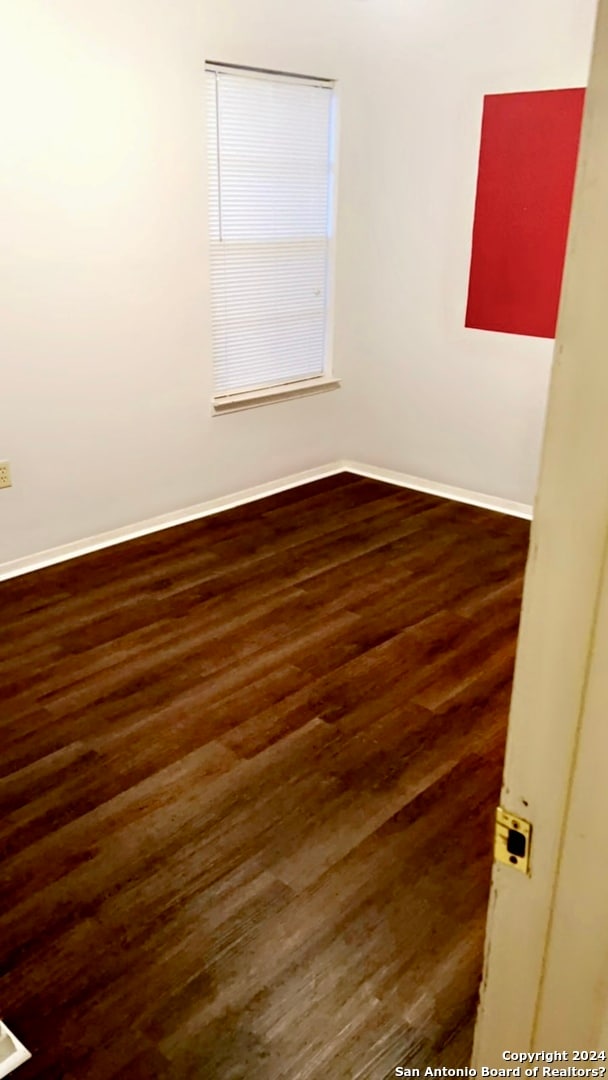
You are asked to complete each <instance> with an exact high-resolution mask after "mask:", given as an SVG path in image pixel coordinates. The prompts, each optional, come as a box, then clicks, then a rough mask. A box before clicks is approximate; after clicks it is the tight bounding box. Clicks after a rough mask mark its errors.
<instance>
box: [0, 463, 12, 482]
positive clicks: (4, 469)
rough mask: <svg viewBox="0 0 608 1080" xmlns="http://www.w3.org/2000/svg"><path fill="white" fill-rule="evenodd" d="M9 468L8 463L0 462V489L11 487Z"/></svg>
mask: <svg viewBox="0 0 608 1080" xmlns="http://www.w3.org/2000/svg"><path fill="white" fill-rule="evenodd" d="M11 484H12V480H11V466H10V462H8V461H0V488H7V487H11Z"/></svg>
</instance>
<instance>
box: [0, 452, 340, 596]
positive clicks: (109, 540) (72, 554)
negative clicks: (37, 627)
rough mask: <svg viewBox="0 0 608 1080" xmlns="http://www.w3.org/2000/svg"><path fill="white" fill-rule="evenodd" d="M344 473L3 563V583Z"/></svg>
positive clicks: (249, 492)
mask: <svg viewBox="0 0 608 1080" xmlns="http://www.w3.org/2000/svg"><path fill="white" fill-rule="evenodd" d="M341 472H344V466H343V465H342V462H341V461H334V462H331V463H330V464H329V465H319V466H318V467H317V468H314V469H307V470H306V471H305V472H299V473H292V475H291V476H285V477H283V478H282V479H281V480H271V481H270V482H269V483H267V484H257V485H256V486H255V487H250V488H245V489H244V490H243V491H237V492H235V494H234V495H225V496H220V498H218V499H209V500H208V501H207V502H203V503H197V504H196V505H195V506H187V507H185V508H184V509H183V510H173V511H172V512H171V513H169V514H160V515H159V516H158V517H154V518H148V519H147V521H138V522H136V523H135V524H133V525H124V526H122V527H121V528H119V529H112V531H111V532H105V533H99V534H98V535H97V536H88V537H85V538H84V539H83V540H74V541H73V542H72V543H69V544H61V546H60V547H54V548H48V549H47V550H46V551H40V552H37V553H36V554H35V555H26V556H25V558H23V559H14V560H13V561H12V562H5V563H0V581H6V580H8V578H12V577H18V576H19V575H20V574H29V573H31V571H32V570H42V569H43V567H45V566H54V565H55V564H56V563H60V562H66V561H67V560H68V559H76V558H78V556H79V555H89V554H90V553H91V552H92V551H99V550H100V549H101V548H106V547H112V546H113V545H114V544H122V543H124V542H125V541H126V540H136V539H137V538H138V537H139V536H147V535H148V533H155V532H160V531H161V530H162V529H170V528H172V527H173V526H174V525H185V524H186V523H187V522H188V521H196V520H197V519H198V518H204V517H209V515H210V514H219V513H221V511H222V510H231V509H232V508H233V507H234V506H244V505H245V503H248V502H254V501H255V500H256V499H263V498H264V497H265V496H266V495H278V493H279V492H280V491H287V490H288V489H289V488H293V487H299V486H300V485H301V484H310V483H311V482H312V481H313V480H321V479H323V477H324V476H334V475H335V474H336V473H341Z"/></svg>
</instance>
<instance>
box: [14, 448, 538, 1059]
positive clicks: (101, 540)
mask: <svg viewBox="0 0 608 1080" xmlns="http://www.w3.org/2000/svg"><path fill="white" fill-rule="evenodd" d="M341 472H351V473H355V474H356V475H357V476H365V477H368V478H369V479H371V480H383V481H384V482H385V483H387V484H396V485H397V486H399V487H405V488H411V490H412V491H424V492H427V494H429V495H439V496H441V497H442V498H444V499H453V500H455V501H456V502H463V503H469V504H470V505H471V506H481V507H483V508H484V509H486V510H495V511H497V512H498V513H502V514H510V515H512V516H514V517H521V518H528V519H530V518H531V517H532V507H531V506H528V505H527V504H526V503H516V502H510V501H509V500H508V499H501V498H499V497H498V496H496V495H484V494H481V493H480V492H478V491H467V490H466V489H465V488H458V487H451V486H450V485H449V484H440V483H438V482H436V481H434V480H423V479H421V478H420V477H418V476H409V475H408V474H407V473H401V472H395V471H393V470H392V469H382V468H378V467H376V466H375V465H364V464H362V463H361V462H358V461H333V462H330V463H329V464H328V465H320V466H318V467H317V468H314V469H307V470H306V471H305V472H300V473H293V474H292V475H291V476H285V477H283V479H281V480H271V481H270V482H269V483H267V484H258V485H256V486H255V487H250V488H246V489H245V490H243V491H237V492H236V493H235V494H233V495H226V496H223V497H220V498H217V499H210V500H208V501H207V502H204V503H198V504H197V505H195V506H188V507H186V508H185V509H183V510H174V511H172V512H171V513H169V514H161V515H160V516H158V517H154V518H148V520H147V521H140V522H137V523H135V524H133V525H125V526H123V527H121V528H119V529H113V530H112V531H111V532H105V533H99V534H98V535H97V536H89V537H86V538H85V539H83V540H75V541H73V542H72V543H69V544H62V545H61V546H60V547H55V548H49V549H48V550H47V551H40V552H38V553H37V554H35V555H27V556H25V558H22V559H14V560H12V561H11V562H5V563H0V581H7V580H8V579H9V578H13V577H18V576H19V575H21V574H29V573H31V572H32V571H33V570H41V569H42V568H43V567H45V566H54V565H55V564H56V563H61V562H66V561H67V560H68V559H75V558H77V557H78V556H80V555H88V554H90V552H92V551H99V550H100V549H101V548H106V547H112V546H113V545H114V544H122V543H124V542H125V541H126V540H135V539H137V538H138V537H140V536H147V535H148V534H149V533H155V532H160V531H161V530H162V529H169V528H172V527H173V526H174V525H185V524H186V523H187V522H189V521H196V520H197V519H198V518H204V517H209V515H210V514H219V513H221V511H222V510H230V509H232V507H234V506H244V505H245V503H249V502H254V501H255V500H256V499H262V498H264V497H265V496H267V495H277V494H278V493H279V492H280V491H287V490H288V489H289V488H294V487H299V486H300V485H301V484H310V483H311V482H312V481H313V480H321V479H323V477H325V476H335V475H337V474H338V473H341ZM0 1075H1V1074H0Z"/></svg>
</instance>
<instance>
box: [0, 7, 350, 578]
mask: <svg viewBox="0 0 608 1080" xmlns="http://www.w3.org/2000/svg"><path fill="white" fill-rule="evenodd" d="M293 7H295V8H297V10H296V11H295V12H294V11H293V10H292V9H293ZM326 8H327V4H326V3H325V2H324V0H318V2H317V3H316V4H314V3H313V4H308V3H307V4H306V5H305V4H304V3H302V4H298V5H296V4H294V5H292V4H291V3H289V4H286V3H281V0H275V2H268V0H53V3H47V0H0V27H1V32H0V110H2V112H3V116H2V118H1V119H0V130H1V131H2V136H1V139H0V184H1V185H2V187H1V201H0V206H1V213H2V217H3V222H2V230H1V232H2V239H1V242H0V278H1V280H0V296H1V298H2V300H1V312H0V342H1V355H0V365H1V371H2V380H1V390H0V460H2V459H9V460H10V461H11V462H12V471H13V483H14V486H13V488H12V489H10V490H8V491H4V492H2V498H1V499H0V563H1V562H3V561H8V560H10V559H13V558H17V557H21V556H25V555H27V554H29V553H31V552H32V553H33V552H37V551H41V550H43V549H46V548H49V547H52V546H55V545H59V544H63V543H66V542H69V541H72V540H76V539H79V538H81V537H86V536H90V535H93V534H97V533H99V532H103V531H106V530H111V529H115V528H118V527H120V526H122V525H126V524H129V523H132V522H137V521H140V520H143V519H146V518H149V517H152V516H155V515H157V514H161V513H165V512H168V511H170V510H172V509H174V508H175V509H178V508H182V507H186V506H189V505H191V504H194V503H198V502H200V501H203V500H207V499H210V498H214V497H216V496H219V495H222V494H228V493H231V492H234V491H237V490H239V489H242V488H244V487H248V486H250V485H254V484H259V483H263V482H266V481H269V480H272V479H273V478H278V477H282V476H285V475H286V474H289V473H293V472H297V471H299V470H302V469H306V468H309V467H312V466H314V465H317V464H324V463H326V462H328V461H331V460H334V459H336V457H338V455H339V454H340V453H341V450H342V444H343V442H344V435H345V428H344V416H345V405H346V396H345V395H343V394H341V393H340V392H339V391H338V392H332V393H328V394H325V395H321V396H318V397H313V398H307V399H300V400H298V401H293V402H286V403H281V404H279V405H273V406H269V407H265V408H259V409H255V410H251V411H248V412H242V413H238V414H233V415H230V416H221V417H211V415H210V398H211V365H210V324H209V302H208V280H207V240H206V229H207V218H206V212H207V211H206V192H205V180H206V150H205V120H206V113H205V98H204V92H205V90H204V76H203V70H204V61H205V59H206V58H211V59H219V60H225V61H229V62H237V63H239V62H242V63H248V64H252V65H259V66H265V67H278V68H287V69H290V70H295V71H302V72H305V73H308V72H311V73H313V74H316V73H320V74H321V75H325V74H327V75H331V76H335V77H338V78H340V79H343V80H344V88H345V98H346V102H347V104H346V105H345V109H344V125H343V129H344V161H345V169H344V177H343V190H342V196H343V217H344V219H345V222H346V228H345V230H344V231H345V233H347V232H348V228H347V225H348V217H349V214H353V213H358V212H360V207H361V203H362V199H361V197H360V196H358V195H357V185H358V174H357V171H356V170H354V169H352V168H351V169H349V167H348V164H349V159H352V158H353V156H355V155H356V154H357V153H358V151H359V129H358V126H357V125H358V117H357V109H358V104H359V103H358V98H357V88H356V86H354V82H355V74H356V66H355V54H356V53H357V51H358V49H357V48H355V44H357V45H360V44H361V41H360V39H358V38H357V36H356V33H351V31H350V27H349V21H348V15H349V13H350V8H351V4H350V3H346V2H345V3H342V4H337V5H336V12H335V14H334V15H331V14H330V15H328V14H327V11H326ZM349 174H350V179H349ZM338 274H339V278H340V297H339V311H340V313H341V318H339V319H338V331H337V342H336V371H337V372H338V373H341V372H342V369H343V367H344V359H345V357H346V356H347V354H348V356H349V357H350V355H351V353H352V348H351V346H352V333H353V327H354V325H355V320H353V324H352V326H351V324H350V322H349V319H348V312H349V311H350V310H357V309H359V308H360V307H361V304H362V299H363V297H364V291H363V287H362V283H363V280H364V267H363V266H362V265H361V266H359V265H357V260H356V258H354V257H353V252H352V250H351V251H349V243H348V237H347V236H346V239H345V242H344V243H343V245H342V249H341V253H340V265H339V267H338ZM340 327H342V329H340ZM355 348H356V342H355Z"/></svg>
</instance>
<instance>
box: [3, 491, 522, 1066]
mask: <svg viewBox="0 0 608 1080" xmlns="http://www.w3.org/2000/svg"><path fill="white" fill-rule="evenodd" d="M527 543H528V525H527V523H525V522H523V521H520V520H517V519H513V518H507V517H503V516H500V515H498V514H492V513H490V512H487V511H484V510H479V509H475V508H472V507H467V506H463V505H459V504H457V503H452V502H447V501H443V500H439V499H436V498H434V497H431V496H428V495H424V494H418V493H416V492H410V491H404V490H400V489H397V488H394V487H391V486H389V485H386V484H380V483H377V482H375V481H369V480H365V479H361V478H358V477H355V476H352V475H349V474H347V473H344V474H341V475H340V476H339V477H332V478H330V479H327V480H324V481H319V482H317V483H314V484H309V485H307V486H305V487H300V488H297V489H294V490H291V491H288V492H284V493H283V494H281V495H277V496H272V497H269V498H266V499H264V500H262V501H260V502H257V503H255V504H250V505H248V506H245V507H241V508H238V509H234V510H231V511H228V512H227V513H224V514H221V515H217V516H215V517H211V518H207V519H205V520H202V521H198V522H193V523H191V524H188V525H184V526H180V527H178V528H175V529H170V530H167V531H165V532H162V533H157V534H155V535H153V536H149V537H144V538H142V539H139V540H136V541H133V542H131V543H129V544H124V545H121V546H119V547H114V548H110V549H107V550H105V551H102V552H99V553H96V554H93V555H90V556H87V557H85V558H81V559H78V560H74V561H72V562H69V563H64V564H62V565H60V566H56V567H53V568H49V569H46V570H43V571H39V572H37V573H34V574H30V575H27V576H24V577H21V578H17V579H14V580H12V581H8V582H5V583H4V584H2V585H0V611H1V616H0V618H1V622H2V630H3V633H2V641H3V646H2V650H1V651H0V747H1V753H0V764H1V770H0V775H1V776H2V779H1V780H0V807H1V811H2V813H1V817H0V849H1V856H2V861H1V880H0V964H1V978H0V1015H2V1017H3V1019H4V1020H5V1021H6V1022H7V1023H8V1025H9V1027H11V1028H12V1029H13V1030H14V1031H15V1033H16V1034H17V1035H18V1036H19V1037H20V1038H21V1039H22V1041H23V1042H24V1043H25V1045H26V1046H27V1047H28V1048H29V1049H30V1050H32V1051H33V1053H34V1057H33V1059H32V1061H31V1062H29V1063H28V1064H27V1065H25V1066H23V1067H22V1068H21V1069H20V1070H19V1072H18V1074H17V1075H18V1076H19V1078H20V1080H33V1078H45V1080H55V1078H56V1080H60V1078H61V1080H75V1078H78V1080H81V1078H82V1080H109V1078H115V1077H125V1078H126V1077H128V1078H130V1080H138V1078H140V1080H143V1078H175V1080H187V1078H198V1080H241V1078H244V1077H251V1078H254V1080H321V1078H323V1080H326V1078H327V1077H331V1078H332V1080H358V1078H361V1080H384V1078H386V1077H389V1076H392V1075H394V1069H395V1066H397V1065H399V1064H401V1065H410V1066H416V1065H417V1066H420V1067H426V1066H427V1065H447V1066H455V1065H456V1066H457V1065H463V1064H466V1063H467V1059H468V1055H469V1052H470V1045H471V1036H472V1024H473V1019H474V1013H475V1007H476V996H477V988H478V983H479V977H480V970H481V953H482V940H483V932H484V922H485V914H486V906H487V896H488V887H489V874H490V867H491V845H492V828H493V825H492V822H493V810H494V807H495V805H496V801H497V798H498V792H499V788H500V775H501V770H502V757H503V746H504V738H505V731H506V722H507V710H508V701H509V695H510V685H511V678H512V666H513V656H514V648H515V640H516V634H517V625H518V619H519V607H520V596H521V586H522V576H523V570H524V563H525V558H526V549H527Z"/></svg>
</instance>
